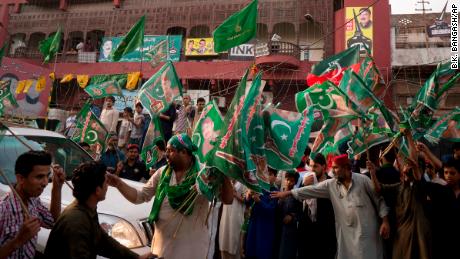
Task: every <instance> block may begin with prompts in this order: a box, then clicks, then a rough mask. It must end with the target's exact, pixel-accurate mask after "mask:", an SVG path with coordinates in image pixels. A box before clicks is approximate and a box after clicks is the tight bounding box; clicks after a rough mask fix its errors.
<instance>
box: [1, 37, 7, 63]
mask: <svg viewBox="0 0 460 259" xmlns="http://www.w3.org/2000/svg"><path fill="white" fill-rule="evenodd" d="M5 52H6V42H5V43H4V44H3V47H2V48H1V49H0V65H2V60H3V57H4V56H5Z"/></svg>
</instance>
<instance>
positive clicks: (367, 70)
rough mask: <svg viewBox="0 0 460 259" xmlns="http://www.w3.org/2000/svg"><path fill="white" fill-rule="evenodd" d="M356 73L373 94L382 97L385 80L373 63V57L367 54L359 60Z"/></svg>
mask: <svg viewBox="0 0 460 259" xmlns="http://www.w3.org/2000/svg"><path fill="white" fill-rule="evenodd" d="M357 74H358V76H359V77H360V78H361V79H362V80H363V81H364V83H365V84H366V86H367V88H369V89H370V90H371V92H372V93H373V94H374V95H375V96H377V97H379V98H383V96H384V94H385V81H384V80H383V78H382V75H381V74H380V71H379V70H378V68H377V66H376V65H375V62H374V59H373V58H372V57H371V56H370V55H369V54H368V55H367V56H366V57H365V58H364V60H363V61H361V63H360V67H359V71H358V72H357Z"/></svg>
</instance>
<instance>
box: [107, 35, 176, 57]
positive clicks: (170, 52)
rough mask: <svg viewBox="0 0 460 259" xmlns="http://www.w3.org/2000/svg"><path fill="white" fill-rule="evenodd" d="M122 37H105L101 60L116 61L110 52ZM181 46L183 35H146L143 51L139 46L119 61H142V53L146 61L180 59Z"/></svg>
mask: <svg viewBox="0 0 460 259" xmlns="http://www.w3.org/2000/svg"><path fill="white" fill-rule="evenodd" d="M122 38H123V37H104V38H103V39H102V45H101V49H100V55H99V62H114V61H113V60H112V59H111V58H110V53H111V52H112V50H114V49H115V48H116V47H117V46H118V44H120V42H121V40H122ZM181 47H182V36H181V35H160V36H145V37H144V47H143V50H142V51H141V48H138V49H136V50H135V51H133V52H131V53H129V54H127V55H125V56H123V57H122V58H121V59H120V61H119V62H140V61H141V53H142V61H145V62H152V61H154V62H156V63H158V62H165V61H167V60H170V61H179V60H180V51H181Z"/></svg>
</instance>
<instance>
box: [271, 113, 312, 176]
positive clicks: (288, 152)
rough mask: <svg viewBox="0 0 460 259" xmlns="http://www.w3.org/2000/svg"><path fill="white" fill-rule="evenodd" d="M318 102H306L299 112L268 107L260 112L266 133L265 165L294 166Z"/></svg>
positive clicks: (303, 146) (300, 157) (276, 166)
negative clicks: (305, 107) (311, 104)
mask: <svg viewBox="0 0 460 259" xmlns="http://www.w3.org/2000/svg"><path fill="white" fill-rule="evenodd" d="M317 109H318V106H316V105H313V106H309V107H308V108H307V109H304V110H303V111H302V113H298V112H291V111H285V110H280V109H275V108H268V109H266V111H265V112H264V123H265V129H266V131H267V135H266V138H265V144H264V148H265V154H266V156H267V160H268V165H269V166H270V167H271V168H274V169H276V170H291V169H293V168H296V167H297V166H298V165H299V163H300V161H301V160H302V156H303V153H304V150H305V148H306V147H307V145H308V140H309V138H310V131H311V126H312V124H313V122H314V121H315V117H314V115H315V110H317Z"/></svg>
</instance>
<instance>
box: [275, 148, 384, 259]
mask: <svg viewBox="0 0 460 259" xmlns="http://www.w3.org/2000/svg"><path fill="white" fill-rule="evenodd" d="M332 169H333V172H334V179H328V180H325V181H323V182H321V183H319V184H318V185H310V186H305V187H302V188H299V189H294V190H291V191H286V192H274V193H272V194H271V196H272V197H273V198H282V197H286V196H288V195H293V196H294V197H295V198H297V199H299V200H304V199H309V198H328V199H330V200H331V203H332V206H333V208H334V214H335V222H336V235H337V258H338V259H382V258H383V249H382V239H381V237H380V236H382V237H383V238H388V236H389V231H390V228H389V224H388V218H387V215H388V207H387V206H386V205H385V202H384V200H383V198H382V197H381V196H379V195H377V194H376V192H375V191H374V187H373V185H372V183H371V180H370V179H369V178H368V177H367V176H364V175H361V174H353V173H352V172H351V165H350V161H349V160H348V157H347V155H341V156H337V157H335V158H334V160H333V163H332ZM378 217H380V218H381V219H382V224H381V225H380V228H379V226H378V224H379V223H378ZM379 234H380V235H379Z"/></svg>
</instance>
